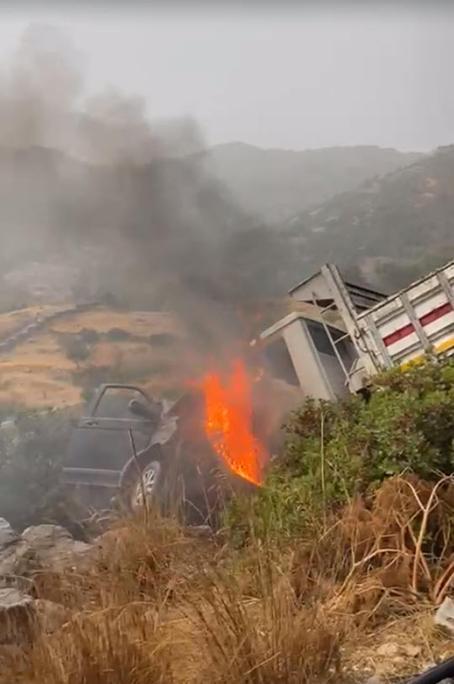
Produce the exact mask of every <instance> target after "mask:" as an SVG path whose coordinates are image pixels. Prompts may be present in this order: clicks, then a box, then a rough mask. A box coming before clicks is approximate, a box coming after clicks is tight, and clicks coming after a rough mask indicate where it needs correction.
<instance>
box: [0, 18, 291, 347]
mask: <svg viewBox="0 0 454 684" xmlns="http://www.w3.org/2000/svg"><path fill="white" fill-rule="evenodd" d="M82 62H83V60H82V58H81V56H80V55H78V54H77V52H76V51H75V50H74V49H73V48H72V47H71V45H69V43H68V40H67V38H66V37H65V36H62V35H61V34H60V33H59V32H57V31H55V30H53V29H51V28H46V27H36V26H35V27H32V28H30V29H29V30H28V31H27V32H26V33H25V35H24V36H23V38H22V40H21V42H20V44H19V46H18V48H17V51H16V53H15V55H14V56H13V59H12V61H11V63H10V64H9V65H6V68H5V69H4V71H3V74H2V77H1V80H0V221H1V224H0V251H1V254H2V255H3V260H2V263H1V264H0V265H1V266H2V271H3V274H5V273H6V271H7V269H11V263H12V264H13V265H14V268H16V269H19V270H20V269H21V268H24V266H25V265H26V264H30V263H34V262H39V263H47V264H52V265H53V266H56V265H58V266H59V267H60V268H62V269H64V271H65V273H67V274H68V279H69V276H71V278H70V280H71V282H70V285H69V286H70V288H71V289H72V292H73V294H74V295H75V296H76V297H77V298H79V299H80V300H83V299H86V300H90V299H96V298H98V297H100V296H103V295H106V294H110V295H113V296H114V297H115V298H116V299H117V300H118V301H120V302H122V303H124V304H126V305H128V306H131V307H135V308H141V307H146V308H153V307H154V308H163V309H164V308H166V309H172V310H176V311H177V312H178V313H179V315H180V317H181V318H182V319H183V320H184V321H185V322H186V323H187V326H188V328H189V329H190V332H191V334H192V337H193V342H194V345H195V346H196V347H198V348H200V350H201V351H203V352H204V353H206V352H207V351H209V352H210V353H211V354H213V355H215V356H217V357H219V355H220V354H221V351H222V349H225V348H226V347H231V346H232V345H234V344H235V339H236V337H237V336H238V335H241V331H240V330H239V328H238V316H237V313H238V308H239V306H241V305H242V303H244V301H246V300H248V299H254V298H257V297H263V296H267V295H269V294H270V293H275V292H282V289H281V288H282V287H283V285H282V283H281V282H280V278H281V276H282V273H285V269H286V267H287V266H288V265H289V255H288V254H287V253H285V250H284V251H283V249H282V244H281V242H279V240H276V238H275V237H274V234H273V233H272V232H271V231H270V230H269V229H268V228H266V227H265V226H262V225H259V224H257V222H256V221H255V219H254V218H252V217H249V216H246V215H244V213H243V212H242V211H240V210H239V209H238V207H237V206H235V204H234V202H233V201H232V199H231V198H230V197H229V196H228V194H227V193H226V192H225V190H224V189H223V188H222V187H221V186H220V185H219V183H217V182H216V181H215V180H214V179H212V178H210V177H209V176H207V173H206V171H205V166H204V141H203V136H202V134H201V132H200V130H199V129H198V127H197V125H196V123H195V122H194V121H192V120H190V119H184V120H179V121H164V122H162V121H161V122H157V123H153V124H152V123H151V122H150V119H149V116H148V113H147V110H146V106H145V102H144V100H143V99H141V98H140V97H127V96H124V95H122V94H120V93H117V92H104V93H99V94H97V95H95V96H93V95H91V96H90V97H88V96H87V95H86V92H85V88H84V80H83V76H82V69H81V65H82ZM7 262H8V264H9V265H8V266H7V265H6V264H7ZM276 264H279V265H280V266H281V268H282V272H281V274H279V273H278V272H277V269H276ZM57 289H61V288H57ZM64 289H65V288H63V290H64Z"/></svg>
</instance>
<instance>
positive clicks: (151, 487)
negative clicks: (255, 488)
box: [63, 383, 252, 524]
mask: <svg viewBox="0 0 454 684" xmlns="http://www.w3.org/2000/svg"><path fill="white" fill-rule="evenodd" d="M203 425H204V423H203V398H202V396H201V394H200V392H197V391H193V392H188V393H186V394H184V395H183V396H181V398H180V399H179V400H177V401H176V402H174V403H173V404H172V405H170V404H169V403H166V402H164V401H158V400H155V399H153V398H152V397H150V396H149V395H148V394H147V392H145V391H144V390H143V389H141V388H139V387H137V386H135V385H123V384H112V383H111V384H105V385H102V386H101V387H100V388H99V389H98V390H97V391H96V393H95V395H94V397H93V398H92V400H91V401H90V402H89V404H88V406H87V409H86V411H85V412H84V415H83V416H82V417H81V418H80V419H79V421H78V422H77V424H76V426H75V429H74V430H73V432H72V435H71V439H70V442H69V447H68V451H67V454H66V458H65V464H64V469H63V474H64V482H65V483H66V485H67V486H68V487H69V488H71V489H72V490H73V492H74V494H75V495H76V498H77V499H78V500H79V502H81V503H82V504H83V505H85V506H86V507H87V508H89V509H106V508H110V507H112V505H119V506H121V507H122V508H123V509H126V510H129V511H135V510H137V509H139V508H141V507H143V505H144V502H147V504H148V503H151V502H152V503H153V504H156V505H158V507H159V508H160V509H161V510H162V511H164V512H166V513H168V512H173V513H177V514H180V515H182V516H183V518H184V520H185V521H186V522H188V523H190V524H203V523H210V524H215V523H216V517H217V514H218V511H219V508H220V502H221V500H222V499H223V498H224V497H225V496H228V494H229V492H230V491H231V490H232V487H233V488H238V487H243V488H248V487H251V486H252V485H251V484H250V483H247V482H246V481H245V480H243V478H240V477H237V476H235V475H234V473H232V472H231V471H230V470H229V469H228V468H227V467H226V465H225V463H224V462H223V460H222V459H220V458H219V457H218V455H217V454H216V453H215V451H214V450H213V449H212V446H211V445H210V443H209V441H208V440H207V438H206V435H205V432H204V429H203Z"/></svg>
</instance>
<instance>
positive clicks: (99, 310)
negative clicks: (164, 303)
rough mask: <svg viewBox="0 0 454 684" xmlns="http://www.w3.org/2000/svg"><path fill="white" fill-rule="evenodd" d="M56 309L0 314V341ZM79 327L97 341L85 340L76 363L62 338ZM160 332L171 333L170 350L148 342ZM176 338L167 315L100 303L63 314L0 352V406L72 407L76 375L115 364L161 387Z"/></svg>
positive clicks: (178, 333)
mask: <svg viewBox="0 0 454 684" xmlns="http://www.w3.org/2000/svg"><path fill="white" fill-rule="evenodd" d="M60 310H61V309H60ZM56 311H58V309H57V308H56V307H36V308H33V309H24V310H20V311H15V312H11V313H7V314H3V315H0V342H1V341H2V340H4V339H6V338H7V337H8V336H9V335H11V334H14V333H15V332H16V331H17V330H18V329H20V328H22V327H24V326H26V325H28V324H29V323H30V322H33V321H34V320H36V315H37V314H38V315H40V316H42V317H43V318H44V317H46V316H49V315H52V314H53V313H55V312H56ZM112 329H116V330H117V331H118V330H121V331H123V332H124V333H126V334H125V335H124V339H112V336H111V335H109V331H112ZM83 330H85V331H87V330H89V331H91V332H93V331H94V332H95V333H97V339H96V340H95V341H94V342H91V343H90V344H88V350H89V353H88V355H87V358H85V359H84V360H82V361H79V362H77V361H75V360H73V359H72V358H71V355H70V354H68V353H67V350H66V348H65V344H64V342H63V341H66V342H67V341H68V340H69V341H70V340H71V338H74V339H75V340H76V339H77V338H78V335H79V333H80V332H81V331H83ZM163 334H165V335H172V336H173V337H174V340H175V343H173V342H172V344H171V345H170V346H171V348H170V347H169V344H166V342H165V341H164V343H163V342H162V341H161V342H160V343H159V342H157V343H156V344H153V341H152V340H151V341H150V339H149V338H150V336H152V335H163ZM182 336H183V333H182V330H181V329H180V327H179V325H178V324H177V321H176V320H175V318H174V317H172V316H171V315H170V314H167V313H161V312H148V311H135V312H130V313H129V312H124V311H116V310H113V309H109V308H105V307H96V308H93V309H92V310H88V311H86V312H74V313H65V314H64V316H62V317H61V318H56V319H51V320H49V322H48V323H44V324H43V326H42V327H41V328H39V329H38V330H35V331H33V333H31V334H30V337H28V338H26V339H25V340H24V341H20V342H19V343H18V344H17V345H16V346H15V347H13V348H12V349H10V350H9V351H3V352H0V406H1V405H4V406H5V405H9V406H11V405H13V406H17V408H20V407H24V408H25V407H26V408H40V409H42V408H47V407H68V406H75V405H77V404H79V403H80V402H81V401H82V394H81V393H82V384H79V382H78V377H80V376H84V375H85V377H87V376H89V375H90V373H92V372H94V371H95V370H96V369H109V368H115V369H118V368H119V367H121V369H122V373H123V375H126V376H128V375H130V376H131V378H132V379H133V380H134V382H135V383H136V384H139V385H144V386H146V387H147V388H148V389H151V390H156V391H162V389H163V388H165V387H166V385H168V384H169V381H171V373H170V370H169V367H170V365H171V361H172V360H173V358H174V357H175V345H178V342H179V341H181V339H182ZM95 337H96V336H95ZM172 365H173V364H172ZM107 375H108V371H107Z"/></svg>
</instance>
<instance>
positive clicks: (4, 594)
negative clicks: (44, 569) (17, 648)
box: [0, 587, 35, 644]
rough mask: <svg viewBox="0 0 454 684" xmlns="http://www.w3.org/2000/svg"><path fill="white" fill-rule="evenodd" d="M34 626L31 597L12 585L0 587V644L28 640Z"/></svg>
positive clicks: (30, 637) (31, 635)
mask: <svg viewBox="0 0 454 684" xmlns="http://www.w3.org/2000/svg"><path fill="white" fill-rule="evenodd" d="M34 627H35V612H34V608H33V599H32V598H31V597H30V596H27V594H24V593H23V592H21V591H19V590H18V589H15V588H14V587H8V588H3V589H0V644H18V643H27V642H30V641H31V639H32V637H33V632H34Z"/></svg>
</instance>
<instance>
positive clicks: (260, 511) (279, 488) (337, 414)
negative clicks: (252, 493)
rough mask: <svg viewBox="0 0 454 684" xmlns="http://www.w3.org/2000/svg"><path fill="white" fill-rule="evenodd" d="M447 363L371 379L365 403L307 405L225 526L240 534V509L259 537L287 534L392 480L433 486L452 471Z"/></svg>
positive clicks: (452, 397)
mask: <svg viewBox="0 0 454 684" xmlns="http://www.w3.org/2000/svg"><path fill="white" fill-rule="evenodd" d="M453 406H454V359H453V360H444V361H436V360H431V359H429V360H428V361H427V362H426V363H425V364H424V365H419V366H414V367H412V368H410V369H409V370H408V371H406V372H403V371H402V370H400V369H394V370H392V371H390V372H387V373H385V374H383V375H380V376H378V377H377V378H375V379H374V383H373V389H372V394H371V397H370V400H369V401H365V400H364V399H363V398H361V397H359V396H352V397H349V398H348V399H346V400H344V401H340V402H336V403H330V402H316V401H313V400H308V401H306V402H305V403H304V405H303V406H302V407H301V408H300V409H299V410H297V411H295V412H294V413H293V414H292V416H291V417H290V418H289V421H288V424H287V426H286V431H287V443H286V447H285V449H284V452H283V453H282V454H281V456H280V458H279V459H278V460H277V462H276V463H275V464H274V465H273V467H272V468H271V469H270V471H269V474H268V477H267V480H266V482H265V485H264V487H263V488H262V489H261V491H260V492H259V493H258V495H257V496H256V497H254V500H253V501H252V502H243V501H239V500H236V501H235V502H233V503H232V506H231V507H230V509H229V511H228V514H227V525H228V527H230V528H235V529H236V534H237V536H238V535H239V536H240V537H241V535H244V532H245V528H244V520H245V518H246V517H247V516H246V515H245V511H244V506H249V507H251V506H252V513H253V515H252V519H253V520H254V525H255V527H256V529H255V530H254V531H255V532H257V531H258V533H259V534H265V533H268V532H272V533H273V534H293V533H295V532H296V531H298V530H301V528H302V527H305V526H307V522H308V520H311V521H313V520H314V519H317V518H318V519H322V518H323V516H324V515H326V514H327V513H329V512H330V511H332V510H333V509H335V508H336V507H338V506H341V505H343V504H345V503H347V502H348V501H350V500H351V499H352V498H353V497H354V496H356V495H359V494H360V495H365V496H366V498H367V496H368V495H369V494H370V493H371V492H372V491H374V489H375V488H376V487H377V485H378V484H380V483H381V482H382V481H383V480H384V479H386V478H387V477H390V476H392V475H396V474H398V473H402V472H411V473H414V474H416V475H418V476H420V477H422V478H424V479H427V480H431V479H432V480H434V479H437V478H438V477H439V475H440V474H441V473H446V474H450V473H452V471H453V465H454V414H453Z"/></svg>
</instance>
